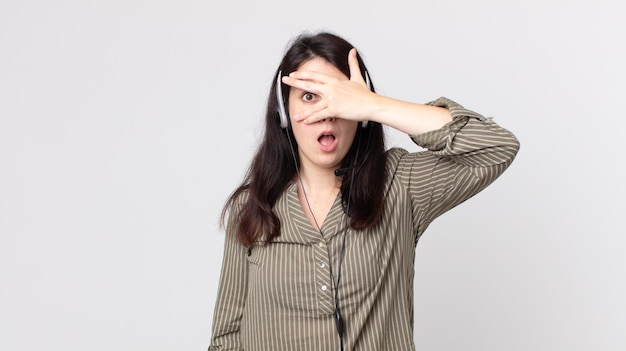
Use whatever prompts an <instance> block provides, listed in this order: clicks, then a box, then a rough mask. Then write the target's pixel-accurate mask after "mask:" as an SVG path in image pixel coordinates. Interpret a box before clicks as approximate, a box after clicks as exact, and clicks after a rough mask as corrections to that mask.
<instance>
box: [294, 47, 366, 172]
mask: <svg viewBox="0 0 626 351" xmlns="http://www.w3.org/2000/svg"><path fill="white" fill-rule="evenodd" d="M298 70H306V71H316V72H321V73H324V74H326V75H329V76H333V77H335V78H338V79H342V80H348V77H346V75H344V74H343V73H342V72H341V71H340V70H338V69H337V68H336V67H335V66H333V65H332V64H330V63H329V62H328V61H326V60H324V59H322V58H319V57H316V58H313V59H311V60H309V61H306V62H305V63H303V64H302V65H301V66H300V67H298ZM322 99H323V98H322V97H321V96H318V95H316V94H313V93H309V92H306V91H303V90H300V89H297V88H293V87H292V88H291V89H290V90H289V115H290V116H293V115H294V114H296V113H298V112H299V111H303V110H310V109H314V108H315V106H316V105H317V104H319V103H321V102H322ZM290 123H291V127H292V130H293V134H294V135H295V137H296V142H297V143H298V150H299V156H300V163H301V167H302V169H309V168H313V169H316V170H318V171H334V170H335V169H336V168H339V167H340V166H341V161H342V160H343V158H344V157H345V156H346V154H347V153H348V151H349V150H350V146H351V145H352V141H353V140H354V136H355V134H356V129H357V126H358V122H355V121H349V120H344V119H339V118H328V119H325V120H322V121H319V122H317V123H312V124H308V125H307V124H304V123H302V122H296V121H294V120H293V119H291V121H290Z"/></svg>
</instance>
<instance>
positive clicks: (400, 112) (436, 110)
mask: <svg viewBox="0 0 626 351" xmlns="http://www.w3.org/2000/svg"><path fill="white" fill-rule="evenodd" d="M370 116H371V117H370V118H371V120H372V121H375V122H378V123H381V124H384V125H386V126H389V127H391V128H394V129H396V130H398V131H401V132H403V133H406V134H408V135H420V134H423V133H427V132H430V131H433V130H437V129H439V128H441V127H443V126H444V125H446V124H447V123H449V122H451V121H452V115H451V114H450V111H448V110H447V109H446V108H443V107H437V106H431V105H423V104H416V103H411V102H406V101H401V100H397V99H393V98H390V97H386V96H381V95H377V96H376V98H375V100H374V103H373V104H372V112H371V113H370Z"/></svg>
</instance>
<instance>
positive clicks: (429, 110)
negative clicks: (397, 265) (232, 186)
mask: <svg viewBox="0 0 626 351" xmlns="http://www.w3.org/2000/svg"><path fill="white" fill-rule="evenodd" d="M348 64H349V67H350V77H346V76H345V75H344V74H343V73H341V71H339V70H338V69H337V68H336V67H335V66H333V65H332V64H330V63H329V62H328V61H326V60H324V59H321V58H313V59H311V60H309V61H306V62H305V63H303V64H302V65H301V66H300V67H298V70H297V71H295V72H292V73H290V74H289V76H287V77H283V79H282V81H283V83H285V84H287V85H289V86H291V89H290V92H289V116H290V118H291V126H292V128H293V132H294V135H295V137H296V142H297V143H298V148H299V156H300V160H301V165H300V180H301V182H298V184H299V185H298V186H299V188H298V194H299V196H300V202H301V204H302V207H303V209H305V210H304V212H305V214H306V215H307V217H308V218H309V221H310V222H311V224H312V225H314V226H318V227H321V226H322V223H323V222H324V219H325V218H326V215H327V214H328V211H329V210H330V207H331V206H332V204H333V202H334V200H335V198H336V196H337V193H338V192H339V187H340V185H341V183H340V182H341V178H339V177H336V176H335V174H334V170H335V169H337V168H339V167H340V165H341V160H342V159H343V158H344V157H345V155H346V154H347V152H348V150H349V148H350V145H351V144H352V141H353V139H354V135H355V134H356V128H357V127H358V122H359V121H366V120H369V121H375V122H378V123H381V124H384V125H387V126H389V127H392V128H395V129H397V130H399V131H401V132H403V133H406V134H409V135H419V134H422V133H426V132H429V131H432V130H436V129H439V128H441V127H443V126H444V125H445V124H446V123H448V122H450V121H452V117H451V115H450V112H449V111H448V110H447V109H444V108H440V107H434V106H427V105H422V104H416V103H412V102H406V101H401V100H397V99H393V98H390V97H386V96H382V95H378V94H376V93H374V92H372V91H371V90H369V89H368V88H367V85H366V83H365V81H364V80H363V78H362V77H361V74H360V69H359V64H358V61H357V58H356V50H355V49H352V50H350V53H349V54H348ZM324 133H330V134H332V135H334V137H335V140H334V142H333V143H334V144H335V145H334V146H332V145H331V146H328V145H326V144H322V143H320V142H319V140H318V138H319V137H320V135H321V134H324ZM305 194H306V195H305ZM307 200H308V203H307ZM309 205H310V210H309Z"/></svg>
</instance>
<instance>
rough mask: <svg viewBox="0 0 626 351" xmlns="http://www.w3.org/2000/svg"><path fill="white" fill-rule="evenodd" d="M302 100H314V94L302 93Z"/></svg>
mask: <svg viewBox="0 0 626 351" xmlns="http://www.w3.org/2000/svg"><path fill="white" fill-rule="evenodd" d="M302 100H304V101H306V102H312V101H314V100H315V94H313V93H309V92H306V93H304V94H302Z"/></svg>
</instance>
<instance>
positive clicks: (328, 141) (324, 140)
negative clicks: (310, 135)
mask: <svg viewBox="0 0 626 351" xmlns="http://www.w3.org/2000/svg"><path fill="white" fill-rule="evenodd" d="M317 142H318V143H320V144H321V145H322V146H330V145H332V144H333V143H334V142H335V135H334V134H333V133H331V132H324V133H322V134H321V135H320V136H319V138H317Z"/></svg>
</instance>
